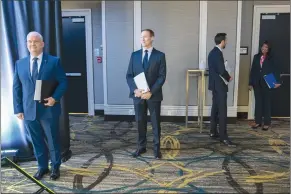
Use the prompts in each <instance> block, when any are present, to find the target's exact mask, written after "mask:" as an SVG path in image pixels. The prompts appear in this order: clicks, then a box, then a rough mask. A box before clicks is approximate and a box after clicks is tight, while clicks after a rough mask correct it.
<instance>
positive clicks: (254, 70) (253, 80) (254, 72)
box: [249, 53, 281, 86]
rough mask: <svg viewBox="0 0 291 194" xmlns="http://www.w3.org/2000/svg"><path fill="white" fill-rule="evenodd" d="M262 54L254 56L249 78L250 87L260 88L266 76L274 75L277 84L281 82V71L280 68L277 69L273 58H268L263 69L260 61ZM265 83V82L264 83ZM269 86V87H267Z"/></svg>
mask: <svg viewBox="0 0 291 194" xmlns="http://www.w3.org/2000/svg"><path fill="white" fill-rule="evenodd" d="M261 56H262V54H260V53H259V54H256V55H255V56H254V59H253V62H252V67H251V72H250V78H249V85H250V86H258V85H259V84H260V81H261V83H265V82H264V75H267V74H270V73H273V74H274V75H275V78H276V80H277V82H281V80H280V70H279V67H275V62H274V59H273V57H272V56H266V58H265V60H264V62H263V65H262V67H261V64H260V60H261ZM262 81H263V82H262ZM265 86H267V85H265Z"/></svg>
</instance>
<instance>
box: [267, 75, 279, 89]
mask: <svg viewBox="0 0 291 194" xmlns="http://www.w3.org/2000/svg"><path fill="white" fill-rule="evenodd" d="M264 79H265V81H266V83H267V85H268V87H269V88H275V84H276V83H277V81H276V78H275V76H274V74H273V73H270V74H268V75H264Z"/></svg>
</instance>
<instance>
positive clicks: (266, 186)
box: [1, 116, 290, 193]
mask: <svg viewBox="0 0 291 194" xmlns="http://www.w3.org/2000/svg"><path fill="white" fill-rule="evenodd" d="M70 124H71V150H72V152H73V155H72V157H71V159H70V160H68V161H67V162H65V163H63V164H62V166H61V178H60V179H59V180H58V181H51V180H49V177H48V176H46V177H45V178H44V179H43V181H42V182H43V183H44V184H45V185H47V186H48V187H49V188H51V189H53V190H54V191H55V192H56V193H95V192H96V193H289V190H290V169H289V161H290V159H289V155H290V132H289V131H290V128H289V127H290V124H289V121H288V122H287V121H282V120H281V121H274V122H273V126H272V128H271V130H269V131H267V132H264V131H262V130H261V129H258V130H257V131H253V130H250V129H249V126H248V123H247V122H246V121H241V122H238V123H237V124H234V125H228V128H229V129H228V134H229V136H230V138H231V139H232V140H233V142H235V143H237V144H238V146H237V147H236V148H228V147H226V146H224V145H221V144H220V143H219V142H218V141H216V140H211V139H210V138H209V137H208V131H209V126H208V125H206V126H205V127H204V131H203V133H199V129H198V128H197V127H193V128H189V129H185V128H184V124H183V123H180V124H177V123H162V139H161V143H162V148H163V149H162V154H163V159H162V160H155V159H154V157H153V151H152V144H153V143H152V142H153V136H152V130H151V126H150V123H149V127H148V151H147V153H146V154H144V155H143V156H142V157H139V158H136V159H135V158H132V157H131V153H132V152H133V151H134V150H135V148H136V136H137V130H136V128H135V123H128V122H104V121H103V118H102V117H93V118H92V117H82V116H71V117H70ZM20 166H21V167H22V168H23V169H25V170H26V171H27V172H29V173H30V174H32V175H33V174H34V173H35V172H36V170H37V169H36V162H35V161H32V162H25V163H21V164H20ZM1 174H2V179H1V190H2V193H4V192H5V193H33V192H36V191H37V190H38V189H39V187H38V186H37V185H36V184H34V183H32V182H31V181H30V180H28V179H26V178H25V177H24V176H23V175H21V174H20V173H19V172H18V171H16V170H14V169H12V168H2V169H1Z"/></svg>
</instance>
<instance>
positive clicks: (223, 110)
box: [208, 33, 235, 147]
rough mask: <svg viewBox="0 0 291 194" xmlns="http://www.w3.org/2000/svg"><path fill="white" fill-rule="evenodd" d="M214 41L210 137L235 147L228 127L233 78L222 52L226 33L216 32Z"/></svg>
mask: <svg viewBox="0 0 291 194" xmlns="http://www.w3.org/2000/svg"><path fill="white" fill-rule="evenodd" d="M214 42H215V44H216V46H215V47H214V48H213V49H212V50H211V51H210V53H209V55H208V67H209V83H208V84H209V86H208V89H209V90H211V91H212V107H211V118H210V124H211V126H210V127H211V129H210V137H211V138H220V141H221V142H222V143H223V144H225V145H227V146H231V147H235V144H233V143H232V142H231V141H230V140H229V138H228V135H227V128H226V119H227V92H228V82H230V81H231V80H232V77H231V76H230V75H229V73H228V72H227V71H226V69H225V62H224V58H223V54H222V49H224V48H225V46H226V33H218V34H216V36H215V38H214ZM217 122H218V123H217ZM217 124H219V134H218V132H217Z"/></svg>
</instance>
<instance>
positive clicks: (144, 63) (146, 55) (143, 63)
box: [142, 50, 149, 70]
mask: <svg viewBox="0 0 291 194" xmlns="http://www.w3.org/2000/svg"><path fill="white" fill-rule="evenodd" d="M144 52H145V55H144V57H143V62H142V66H143V69H144V70H147V68H148V63H149V61H148V58H149V57H148V50H145V51H144Z"/></svg>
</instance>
